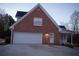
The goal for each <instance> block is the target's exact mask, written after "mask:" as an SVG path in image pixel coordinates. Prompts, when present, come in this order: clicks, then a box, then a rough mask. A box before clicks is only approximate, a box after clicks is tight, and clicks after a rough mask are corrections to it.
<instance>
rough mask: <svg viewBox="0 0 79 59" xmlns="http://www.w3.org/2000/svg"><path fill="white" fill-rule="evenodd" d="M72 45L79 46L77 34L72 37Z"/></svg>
mask: <svg viewBox="0 0 79 59" xmlns="http://www.w3.org/2000/svg"><path fill="white" fill-rule="evenodd" d="M73 43H74V44H77V45H79V34H74V35H73Z"/></svg>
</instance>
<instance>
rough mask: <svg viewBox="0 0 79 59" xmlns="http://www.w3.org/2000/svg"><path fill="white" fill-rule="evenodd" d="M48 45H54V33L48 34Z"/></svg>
mask: <svg viewBox="0 0 79 59" xmlns="http://www.w3.org/2000/svg"><path fill="white" fill-rule="evenodd" d="M50 43H54V33H50Z"/></svg>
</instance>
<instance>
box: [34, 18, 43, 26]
mask: <svg viewBox="0 0 79 59" xmlns="http://www.w3.org/2000/svg"><path fill="white" fill-rule="evenodd" d="M33 25H34V26H42V18H40V17H35V18H34V22H33Z"/></svg>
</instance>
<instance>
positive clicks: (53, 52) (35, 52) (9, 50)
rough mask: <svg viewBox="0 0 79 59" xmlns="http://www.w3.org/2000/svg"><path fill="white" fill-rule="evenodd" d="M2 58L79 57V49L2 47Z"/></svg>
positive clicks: (43, 46)
mask: <svg viewBox="0 0 79 59" xmlns="http://www.w3.org/2000/svg"><path fill="white" fill-rule="evenodd" d="M0 56H79V48H68V47H64V46H55V45H54V46H49V45H39V44H36V45H34V44H33V45H32V44H28V45H27V44H20V45H4V46H1V45H0Z"/></svg>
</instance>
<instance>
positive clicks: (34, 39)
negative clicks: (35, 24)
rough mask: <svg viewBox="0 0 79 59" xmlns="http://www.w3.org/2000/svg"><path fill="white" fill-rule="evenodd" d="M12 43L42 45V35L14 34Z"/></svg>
mask: <svg viewBox="0 0 79 59" xmlns="http://www.w3.org/2000/svg"><path fill="white" fill-rule="evenodd" d="M13 43H25V44H32V43H38V44H40V43H41V44H42V33H26V32H14V33H13Z"/></svg>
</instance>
